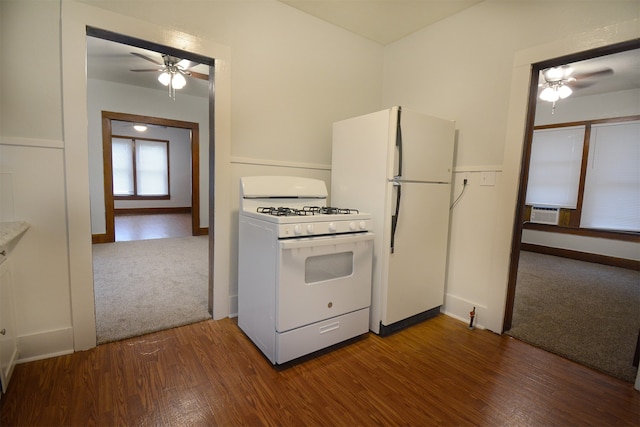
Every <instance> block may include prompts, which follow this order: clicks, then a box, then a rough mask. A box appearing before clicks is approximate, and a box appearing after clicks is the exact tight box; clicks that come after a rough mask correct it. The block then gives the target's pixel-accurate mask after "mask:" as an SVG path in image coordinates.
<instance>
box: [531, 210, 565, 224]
mask: <svg viewBox="0 0 640 427" xmlns="http://www.w3.org/2000/svg"><path fill="white" fill-rule="evenodd" d="M559 219H560V208H544V207H539V206H533V207H532V208H531V220H530V221H531V222H535V223H537V224H551V225H558V220H559Z"/></svg>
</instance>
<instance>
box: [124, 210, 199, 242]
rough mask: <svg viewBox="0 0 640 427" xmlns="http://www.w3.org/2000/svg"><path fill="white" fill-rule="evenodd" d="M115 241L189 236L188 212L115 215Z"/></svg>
mask: <svg viewBox="0 0 640 427" xmlns="http://www.w3.org/2000/svg"><path fill="white" fill-rule="evenodd" d="M114 224H115V232H116V242H129V241H131V240H147V239H167V238H170V237H187V236H191V214H190V213H168V214H135V215H116V216H115V217H114Z"/></svg>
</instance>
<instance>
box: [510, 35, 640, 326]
mask: <svg viewBox="0 0 640 427" xmlns="http://www.w3.org/2000/svg"><path fill="white" fill-rule="evenodd" d="M638 47H640V39H637V38H636V39H632V40H627V41H623V42H619V43H613V44H610V45H606V46H602V47H598V48H595V49H589V50H585V51H580V52H575V53H572V54H568V55H564V56H561V57H558V58H553V59H548V60H546V61H541V62H537V63H534V64H531V79H530V81H529V98H528V107H527V119H526V125H525V136H524V145H523V149H522V157H521V159H520V162H521V163H520V177H519V189H518V198H517V203H516V211H515V218H514V224H513V228H512V230H513V234H512V240H511V255H510V258H509V276H508V282H507V295H506V303H505V309H504V318H503V322H502V331H501V332H506V331H508V330H510V329H511V327H512V324H513V309H514V305H515V297H516V284H517V279H518V263H519V261H520V250H521V246H522V245H521V240H522V230H523V221H524V220H523V218H524V212H525V196H526V192H527V184H528V179H529V161H530V157H531V143H532V141H533V129H534V127H535V117H536V105H537V96H538V95H537V94H538V76H539V72H540V71H541V70H543V69H545V68H549V67H557V66H560V65H564V64H568V63H571V62H577V61H584V60H587V59H592V58H597V57H600V56H606V55H611V54H615V53H619V52H624V51H627V50H632V49H638Z"/></svg>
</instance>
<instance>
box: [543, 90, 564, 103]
mask: <svg viewBox="0 0 640 427" xmlns="http://www.w3.org/2000/svg"><path fill="white" fill-rule="evenodd" d="M540 99H542V100H543V101H548V102H556V101H557V100H558V99H560V95H559V94H558V92H557V91H556V90H555V89H553V88H551V87H546V88H544V90H543V91H542V93H541V94H540Z"/></svg>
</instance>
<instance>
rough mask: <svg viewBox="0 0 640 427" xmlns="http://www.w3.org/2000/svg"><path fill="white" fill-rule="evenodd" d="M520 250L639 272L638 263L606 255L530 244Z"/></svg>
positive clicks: (639, 264)
mask: <svg viewBox="0 0 640 427" xmlns="http://www.w3.org/2000/svg"><path fill="white" fill-rule="evenodd" d="M520 249H521V250H523V251H529V252H537V253H540V254H546V255H554V256H559V257H563V258H570V259H575V260H578V261H586V262H593V263H596V264H603V265H610V266H612V267H620V268H626V269H629V270H635V271H640V261H636V260H633V259H626V258H616V257H612V256H608V255H600V254H592V253H588V252H580V251H574V250H570V249H561V248H553V247H550V246H541V245H534V244H532V243H521V244H520Z"/></svg>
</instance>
